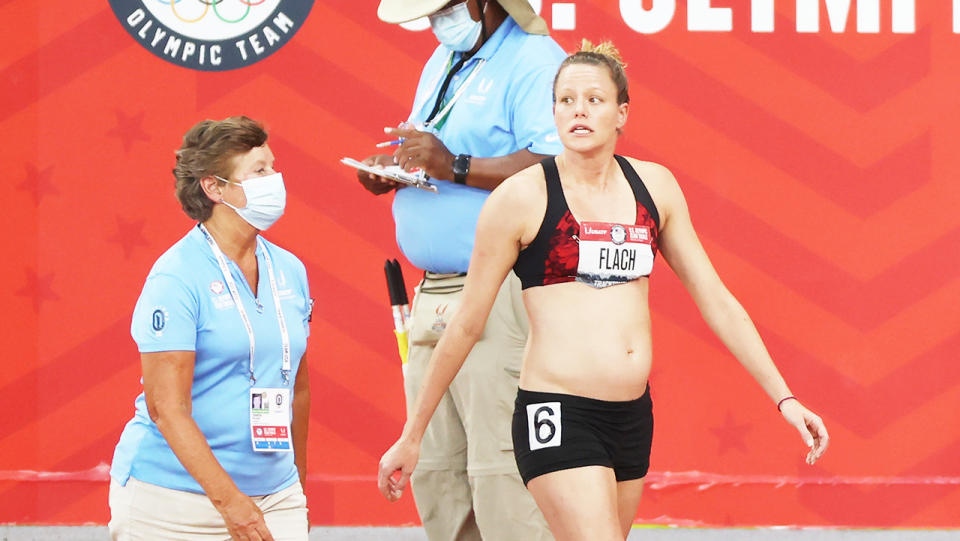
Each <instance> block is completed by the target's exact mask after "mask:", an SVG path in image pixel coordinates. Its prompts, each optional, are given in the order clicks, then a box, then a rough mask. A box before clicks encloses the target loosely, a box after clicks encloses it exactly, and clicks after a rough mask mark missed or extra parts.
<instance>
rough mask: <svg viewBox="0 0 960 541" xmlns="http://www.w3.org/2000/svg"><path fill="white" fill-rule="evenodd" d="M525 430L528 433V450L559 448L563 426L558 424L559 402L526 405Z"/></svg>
mask: <svg viewBox="0 0 960 541" xmlns="http://www.w3.org/2000/svg"><path fill="white" fill-rule="evenodd" d="M527 429H528V430H529V432H530V450H531V451H536V450H537V449H543V448H544V447H560V436H561V431H562V429H563V425H561V423H560V402H541V403H540V404H527Z"/></svg>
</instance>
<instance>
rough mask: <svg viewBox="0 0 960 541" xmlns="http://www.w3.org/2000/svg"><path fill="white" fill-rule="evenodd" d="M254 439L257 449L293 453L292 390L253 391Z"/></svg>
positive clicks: (251, 414) (251, 403) (259, 388)
mask: <svg viewBox="0 0 960 541" xmlns="http://www.w3.org/2000/svg"><path fill="white" fill-rule="evenodd" d="M250 439H251V441H252V442H253V450H254V451H256V452H258V453H264V452H274V451H281V452H288V453H289V452H291V451H293V445H292V444H291V440H290V389H275V388H262V387H254V388H252V389H250Z"/></svg>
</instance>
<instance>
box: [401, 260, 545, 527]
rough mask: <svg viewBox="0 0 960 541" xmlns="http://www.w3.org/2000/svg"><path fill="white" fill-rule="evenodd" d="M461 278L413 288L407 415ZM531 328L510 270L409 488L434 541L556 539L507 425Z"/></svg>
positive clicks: (440, 278)
mask: <svg viewBox="0 0 960 541" xmlns="http://www.w3.org/2000/svg"><path fill="white" fill-rule="evenodd" d="M464 280H465V277H460V276H448V275H434V274H430V273H427V276H426V277H425V279H424V281H423V282H421V284H420V286H419V287H418V291H417V295H416V297H415V298H414V301H413V321H412V324H411V328H410V352H409V356H408V364H407V372H406V378H405V382H404V387H405V390H406V396H407V410H408V411H410V409H411V408H412V405H413V402H414V400H415V399H416V394H417V392H418V391H419V390H420V385H421V383H422V380H423V376H424V373H425V371H426V367H427V363H428V362H429V360H430V355H431V354H432V353H433V349H434V347H435V346H436V343H437V341H438V340H439V339H440V336H442V334H443V331H444V328H445V326H446V324H447V323H449V322H450V319H451V318H452V317H453V314H454V313H456V311H457V308H458V306H459V303H460V299H461V292H460V291H459V290H460V289H461V288H462V285H463V282H464ZM527 331H528V323H527V316H526V311H525V309H524V307H523V299H522V296H521V287H520V280H519V279H518V278H517V277H516V275H515V274H514V273H513V272H511V273H510V275H509V276H508V277H507V279H506V281H504V283H503V285H502V286H501V288H500V291H499V293H498V294H497V299H496V301H495V302H494V305H493V309H492V310H491V312H490V316H489V318H488V319H487V324H486V328H485V329H484V332H483V336H482V337H481V339H480V341H478V342H477V344H476V346H474V348H473V350H472V351H471V352H470V354H469V355H468V356H467V360H466V362H464V365H463V368H461V370H460V373H459V374H458V375H457V377H456V378H455V379H454V380H453V383H451V385H450V389H449V390H448V391H447V393H446V394H445V395H444V397H443V399H442V400H441V401H440V404H439V406H438V407H437V411H436V413H434V415H433V418H432V420H431V421H430V424H429V425H428V426H427V431H426V433H425V434H424V436H423V442H422V444H421V448H420V461H419V463H418V464H417V469H416V471H415V472H414V474H413V477H412V484H413V495H414V499H415V500H416V504H417V511H418V512H419V513H420V519H421V521H422V522H423V526H424V529H425V530H426V532H427V537H429V538H430V540H431V541H467V540H478V539H484V540H486V541H508V540H509V541H512V540H523V541H538V540H552V539H553V536H552V535H551V534H550V531H549V529H548V528H547V524H546V521H545V520H544V519H543V515H542V514H541V512H540V510H539V509H538V508H537V506H536V503H534V501H533V498H532V497H531V496H530V493H529V492H527V489H526V487H524V486H523V482H522V481H521V480H520V475H519V474H518V473H517V464H516V461H515V459H514V456H513V442H512V439H511V419H512V415H513V403H514V400H515V399H516V395H517V381H518V379H519V377H520V364H521V362H522V357H523V350H524V346H525V345H526V340H527Z"/></svg>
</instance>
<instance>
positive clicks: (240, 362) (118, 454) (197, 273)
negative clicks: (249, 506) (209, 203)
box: [110, 227, 310, 496]
mask: <svg viewBox="0 0 960 541" xmlns="http://www.w3.org/2000/svg"><path fill="white" fill-rule="evenodd" d="M262 246H263V247H264V248H265V249H266V250H267V251H268V252H269V255H270V258H271V259H272V261H273V267H274V275H275V277H276V280H277V290H278V293H279V298H280V305H281V306H282V309H283V315H284V318H285V320H286V323H287V332H288V334H289V336H290V349H291V352H290V355H291V358H290V363H291V370H292V372H291V374H292V375H293V376H295V375H296V373H297V369H298V367H299V365H300V359H301V357H303V353H304V351H306V346H307V336H308V335H309V333H310V330H309V326H308V325H307V319H308V318H309V314H310V300H309V299H310V292H309V289H308V287H307V273H306V270H305V269H304V266H303V263H301V262H300V260H299V259H297V258H296V257H295V256H294V255H293V254H291V253H290V252H288V251H286V250H284V249H282V248H280V247H278V246H276V245H275V244H272V243H270V242H269V241H267V240H266V239H263V243H262ZM227 261H228V263H227V264H228V266H229V268H230V271H231V274H232V276H233V279H234V281H235V282H236V284H237V289H238V290H239V293H240V297H241V300H242V302H243V305H244V307H245V308H246V311H247V316H248V317H249V318H250V323H251V326H252V327H253V331H254V337H255V345H256V353H255V355H254V374H255V375H256V378H257V383H256V385H257V387H284V386H285V385H284V383H283V379H282V376H281V374H280V367H281V363H282V355H281V339H280V327H279V324H278V322H277V314H276V308H275V304H274V301H273V295H272V293H271V291H270V278H269V274H268V273H267V268H266V261H265V260H264V257H263V252H262V249H261V248H257V263H258V266H259V269H260V278H259V281H258V287H257V289H258V293H259V300H260V303H261V304H262V306H263V308H262V310H258V308H257V303H256V298H255V297H254V295H253V292H252V291H251V289H250V286H249V284H248V283H247V281H246V279H245V278H244V276H243V273H242V272H241V271H240V268H239V267H238V266H237V265H236V264H235V263H234V262H233V261H230V260H229V259H228V260H227ZM131 334H132V335H133V339H134V340H135V341H136V342H137V346H138V347H139V350H140V352H141V353H153V352H159V351H194V352H196V360H195V364H194V373H193V388H192V391H191V398H192V400H193V418H194V420H195V421H196V422H197V425H198V426H199V427H200V430H201V431H202V432H203V434H204V436H206V438H207V442H208V443H209V444H210V448H211V449H212V450H213V454H214V456H216V458H217V460H218V461H219V462H220V464H221V465H222V466H223V468H224V469H225V470H226V471H227V473H228V474H230V477H232V478H233V481H234V482H235V483H236V484H237V487H239V489H240V490H241V491H242V492H243V493H244V494H247V495H249V496H259V495H265V494H272V493H274V492H277V491H278V490H281V489H283V488H285V487H287V486H289V485H291V484H293V483H294V482H295V481H296V480H297V479H298V475H297V468H296V466H295V465H294V462H293V453H280V452H273V453H255V452H253V450H252V445H251V441H250V383H249V376H248V375H249V372H248V369H249V358H250V355H249V351H250V349H249V338H248V336H247V332H246V330H245V329H244V326H243V321H242V320H241V319H240V315H239V312H238V311H237V309H236V307H235V305H234V303H233V300H232V299H231V297H230V292H229V290H228V289H227V286H226V282H225V281H224V278H223V274H222V273H221V271H220V267H219V265H218V264H217V260H216V258H215V257H214V255H213V252H212V250H211V249H210V246H209V245H208V244H207V242H206V240H205V238H204V236H203V233H202V232H201V231H200V230H199V228H197V227H194V228H193V229H191V230H190V232H189V233H187V235H186V236H185V237H183V238H182V239H180V241H178V242H177V243H176V244H174V245H173V246H172V247H171V248H170V249H169V250H167V252H166V253H164V254H163V255H162V256H161V257H160V259H158V260H157V262H156V263H155V264H154V266H153V269H151V271H150V274H149V275H148V276H147V280H146V283H145V284H144V286H143V292H142V293H141V294H140V299H139V300H138V301H137V305H136V307H135V308H134V311H133V323H132V325H131ZM290 379H291V382H290V384H289V388H290V390H291V399H292V396H293V379H294V378H293V377H291V378H290ZM135 405H136V412H135V413H134V416H133V419H131V420H130V422H128V423H127V425H126V427H125V428H124V430H123V434H122V435H121V436H120V442H119V443H118V444H117V448H116V450H115V451H114V456H113V464H112V466H111V468H110V475H111V477H113V478H114V479H116V480H117V482H119V483H121V484H123V485H125V484H126V482H127V479H128V478H129V477H134V478H136V479H138V480H140V481H143V482H145V483H151V484H155V485H159V486H162V487H167V488H172V489H175V490H185V491H189V492H196V493H202V492H203V490H202V489H201V488H200V485H199V484H198V483H197V481H196V480H194V478H193V477H192V476H191V475H190V474H189V473H187V471H186V470H185V469H184V467H183V465H182V464H181V463H180V461H179V460H178V459H177V457H176V456H175V455H174V454H173V451H171V449H170V447H169V446H168V445H167V442H166V440H165V439H164V437H163V435H161V434H160V431H159V430H158V429H157V426H156V425H155V424H154V423H153V421H151V420H150V415H149V413H148V412H147V406H146V400H145V398H144V395H143V393H142V392H141V393H140V395H139V396H138V397H137V399H136V402H135Z"/></svg>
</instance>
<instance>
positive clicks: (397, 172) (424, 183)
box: [340, 157, 437, 193]
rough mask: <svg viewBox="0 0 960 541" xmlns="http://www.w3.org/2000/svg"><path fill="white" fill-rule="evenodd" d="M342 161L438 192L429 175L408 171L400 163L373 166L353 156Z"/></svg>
mask: <svg viewBox="0 0 960 541" xmlns="http://www.w3.org/2000/svg"><path fill="white" fill-rule="evenodd" d="M340 163H342V164H344V165H349V166H350V167H353V168H356V169H359V170H361V171H366V172H367V173H372V174H374V175H378V176H381V177H385V178H389V179H391V180H395V181H397V182H399V183H401V184H405V185H407V186H413V187H414V188H420V189H421V190H427V191H428V192H433V193H437V186H436V184H433V183H431V182H430V181H429V180H427V176H426V175H424V174H423V172H420V173H408V172H406V171H404V170H403V168H401V167H400V166H399V165H388V166H387V167H384V168H382V169H380V168H376V167H371V166H369V165H367V164H365V163H363V162H358V161H357V160H354V159H353V158H346V157H344V158H341V160H340Z"/></svg>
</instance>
